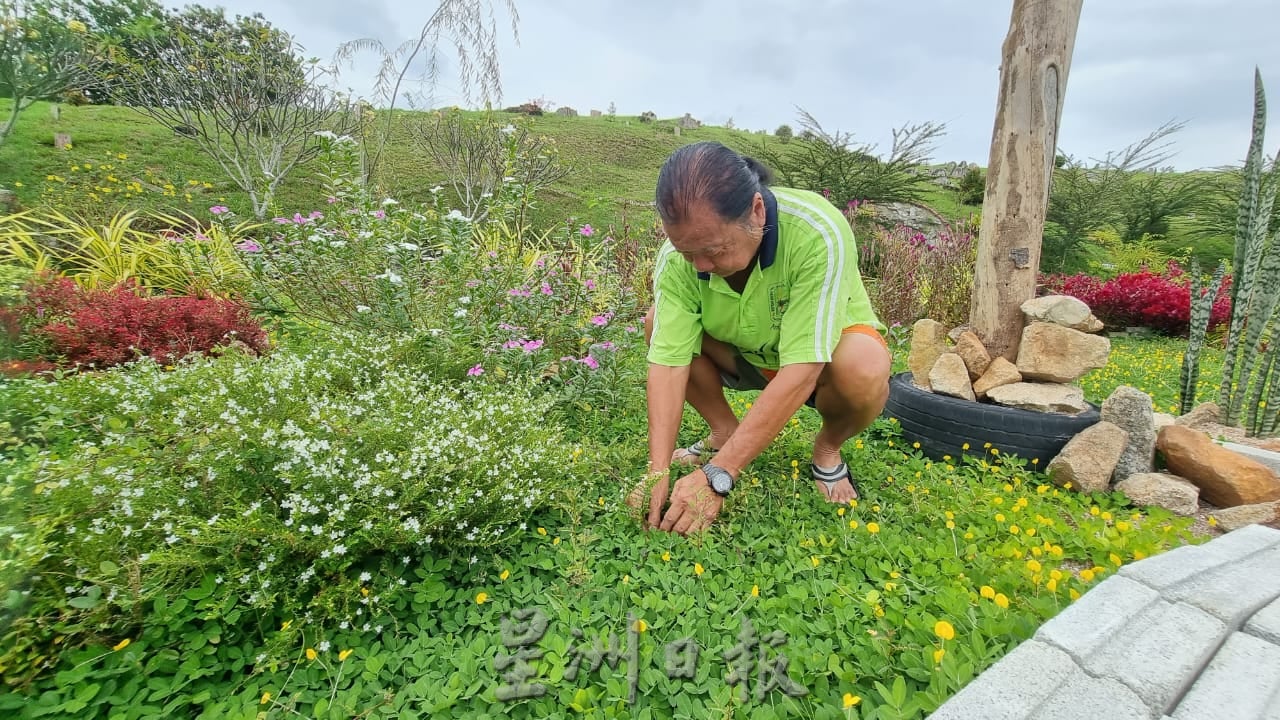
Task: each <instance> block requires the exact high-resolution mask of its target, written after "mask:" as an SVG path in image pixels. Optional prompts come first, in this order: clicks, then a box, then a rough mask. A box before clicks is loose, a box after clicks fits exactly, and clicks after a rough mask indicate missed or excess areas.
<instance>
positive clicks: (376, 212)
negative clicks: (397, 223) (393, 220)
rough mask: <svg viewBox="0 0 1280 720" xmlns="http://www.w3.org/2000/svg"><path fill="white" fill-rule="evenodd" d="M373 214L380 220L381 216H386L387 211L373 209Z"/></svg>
mask: <svg viewBox="0 0 1280 720" xmlns="http://www.w3.org/2000/svg"><path fill="white" fill-rule="evenodd" d="M373 216H374V217H376V218H378V219H379V220H381V219H382V218H384V217H386V216H387V213H386V211H384V210H374V211H373Z"/></svg>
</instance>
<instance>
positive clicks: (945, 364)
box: [929, 353, 977, 400]
mask: <svg viewBox="0 0 1280 720" xmlns="http://www.w3.org/2000/svg"><path fill="white" fill-rule="evenodd" d="M929 386H930V387H932V388H933V391H934V392H935V393H938V394H939V395H950V396H951V397H958V398H961V399H964V400H977V398H976V397H974V396H973V385H971V384H969V371H968V370H967V369H965V366H964V360H961V359H960V356H959V355H957V354H955V353H943V354H942V355H941V356H939V357H938V361H937V362H935V363H934V364H933V369H932V370H930V371H929Z"/></svg>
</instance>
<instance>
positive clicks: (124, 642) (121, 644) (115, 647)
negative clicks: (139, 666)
mask: <svg viewBox="0 0 1280 720" xmlns="http://www.w3.org/2000/svg"><path fill="white" fill-rule="evenodd" d="M130 642H132V641H131V640H129V638H125V639H123V640H121V641H120V642H118V643H116V644H115V645H113V646H112V647H111V649H112V650H116V651H119V650H123V649H125V648H127V647H129V643H130Z"/></svg>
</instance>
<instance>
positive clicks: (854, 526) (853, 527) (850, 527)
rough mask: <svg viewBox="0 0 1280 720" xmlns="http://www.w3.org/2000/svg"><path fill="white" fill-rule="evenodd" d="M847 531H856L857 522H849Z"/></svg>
mask: <svg viewBox="0 0 1280 720" xmlns="http://www.w3.org/2000/svg"><path fill="white" fill-rule="evenodd" d="M849 529H850V530H857V529H858V521H857V520H850V521H849Z"/></svg>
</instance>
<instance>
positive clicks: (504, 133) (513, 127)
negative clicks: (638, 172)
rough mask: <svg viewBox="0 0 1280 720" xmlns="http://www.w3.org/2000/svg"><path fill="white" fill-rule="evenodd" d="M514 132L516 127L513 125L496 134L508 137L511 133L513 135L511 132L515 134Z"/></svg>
mask: <svg viewBox="0 0 1280 720" xmlns="http://www.w3.org/2000/svg"><path fill="white" fill-rule="evenodd" d="M515 131H516V126H515V125H507V126H506V127H504V128H502V129H501V130H499V131H498V132H500V133H502V134H503V135H510V134H511V133H513V132H515Z"/></svg>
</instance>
